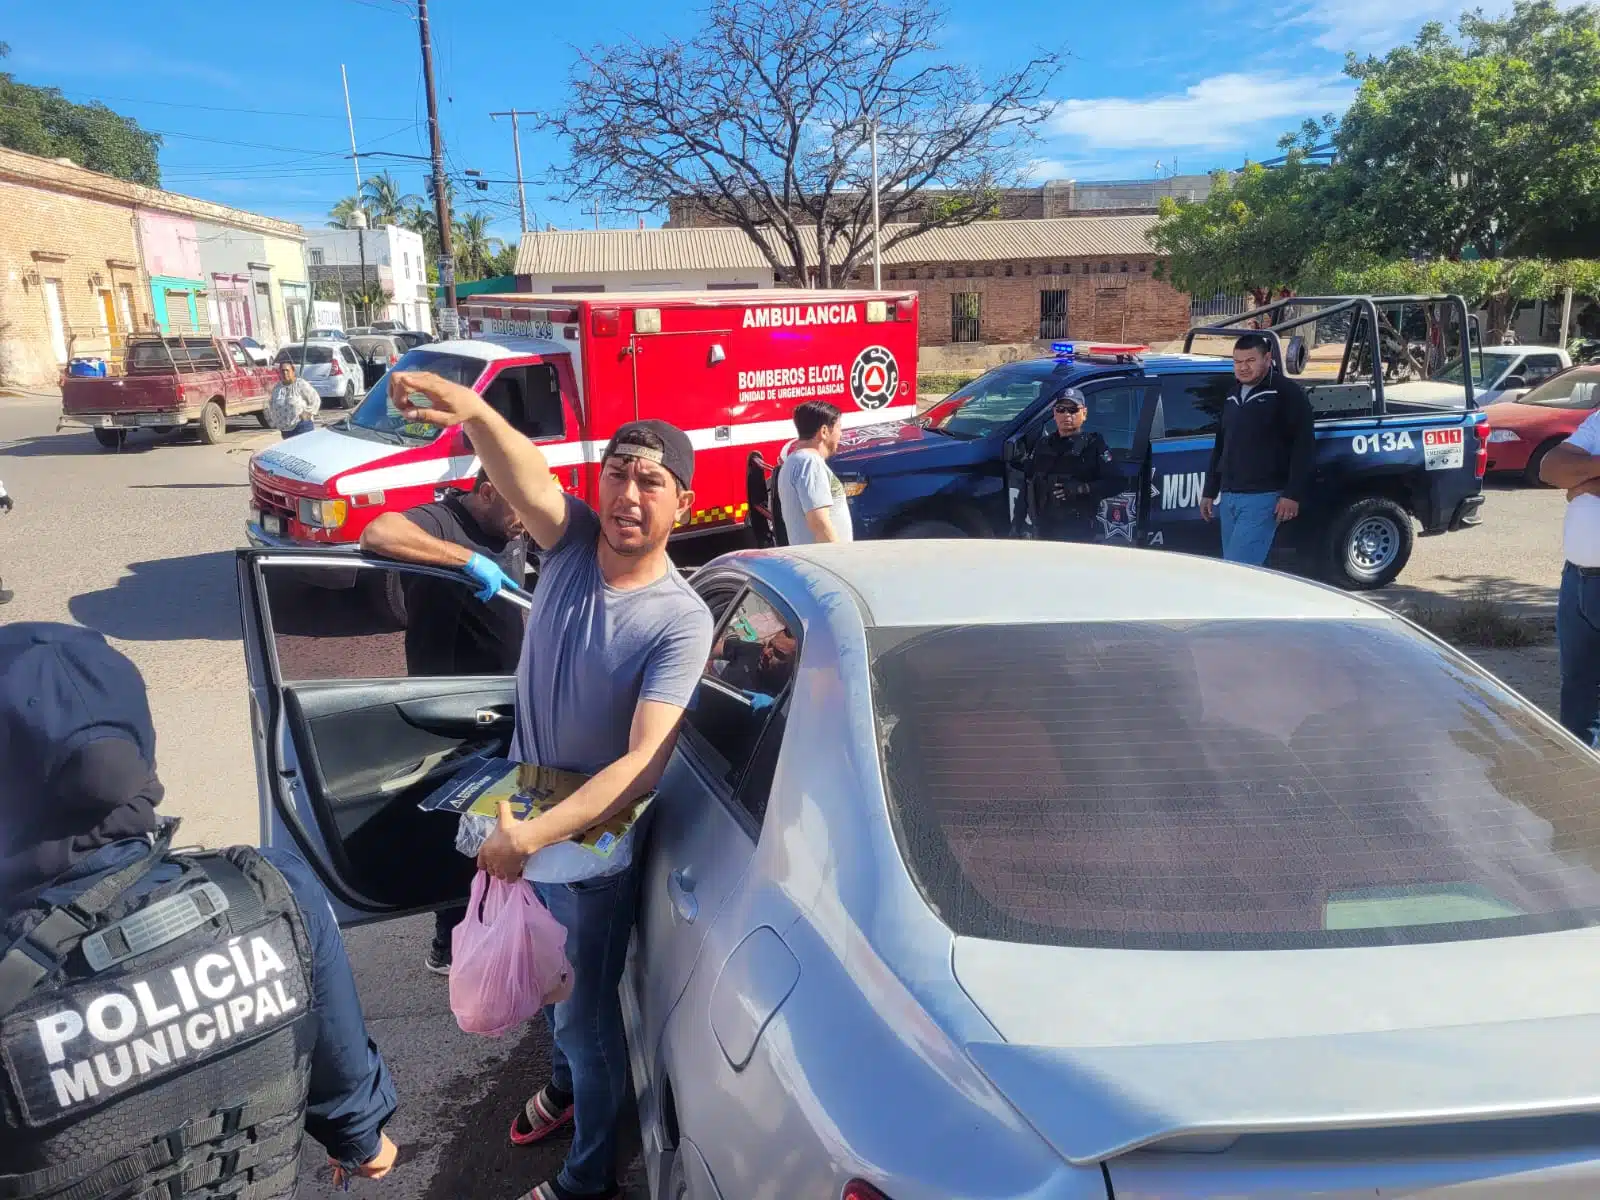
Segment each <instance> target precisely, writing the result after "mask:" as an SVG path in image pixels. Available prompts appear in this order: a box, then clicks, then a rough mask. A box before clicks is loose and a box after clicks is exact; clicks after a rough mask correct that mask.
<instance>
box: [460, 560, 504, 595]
mask: <svg viewBox="0 0 1600 1200" xmlns="http://www.w3.org/2000/svg"><path fill="white" fill-rule="evenodd" d="M461 569H462V570H463V571H465V572H466V573H467V574H468V575H470V576H472V578H473V579H474V580H476V581H477V582H478V583H481V584H482V585H483V590H482V591H481V592H479V593H478V599H479V600H482V601H483V602H484V603H485V604H487V603H488V602H489V601H490V600H493V599H494V598H495V594H496V593H497V592H499V591H500V589H501V588H503V587H505V586H506V585H507V584H508V583H510V582H511V581H510V580H509V579H507V578H506V573H505V572H504V571H502V570H501V569H500V564H499V563H497V562H495V561H494V559H492V558H485V557H484V556H483V555H481V554H474V555H473V556H472V557H471V558H469V559H467V565H466V566H464V567H462V568H461Z"/></svg>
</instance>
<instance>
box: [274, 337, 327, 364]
mask: <svg viewBox="0 0 1600 1200" xmlns="http://www.w3.org/2000/svg"><path fill="white" fill-rule="evenodd" d="M278 361H279V362H281V363H286V362H288V363H294V364H295V365H296V366H305V365H306V364H307V363H309V364H310V365H312V366H313V367H318V366H322V367H325V366H327V365H328V364H329V363H331V362H332V361H333V347H332V346H307V345H305V344H304V343H297V344H295V345H293V346H285V347H284V348H283V349H282V350H279V351H278Z"/></svg>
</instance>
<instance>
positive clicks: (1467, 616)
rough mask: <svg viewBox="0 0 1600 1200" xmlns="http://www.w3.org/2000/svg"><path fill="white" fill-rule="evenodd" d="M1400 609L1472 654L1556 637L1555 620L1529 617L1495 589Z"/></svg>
mask: <svg viewBox="0 0 1600 1200" xmlns="http://www.w3.org/2000/svg"><path fill="white" fill-rule="evenodd" d="M1396 609H1397V611H1399V612H1401V613H1403V614H1404V615H1405V616H1407V617H1410V618H1411V620H1413V621H1415V622H1416V623H1417V624H1418V625H1421V626H1422V627H1423V628H1424V629H1426V630H1428V631H1429V632H1430V633H1432V634H1434V635H1435V636H1436V637H1439V638H1442V639H1444V640H1445V641H1447V642H1449V643H1451V644H1452V645H1455V646H1459V647H1461V648H1462V649H1463V650H1466V651H1467V652H1468V653H1471V652H1472V651H1473V650H1476V649H1498V650H1518V649H1524V648H1526V647H1529V646H1540V645H1544V644H1546V643H1548V642H1550V641H1552V640H1553V639H1554V638H1555V633H1556V631H1555V622H1554V621H1552V620H1550V619H1548V618H1543V617H1537V616H1525V615H1523V614H1522V613H1519V612H1517V611H1515V610H1514V609H1512V608H1511V607H1510V606H1509V605H1508V604H1506V603H1505V602H1504V601H1503V600H1501V599H1500V598H1499V597H1497V596H1495V595H1494V594H1493V593H1491V592H1487V591H1480V592H1473V593H1469V594H1468V595H1467V596H1466V597H1464V598H1463V599H1461V600H1456V601H1449V602H1445V603H1439V604H1431V605H1430V604H1401V605H1397V606H1396Z"/></svg>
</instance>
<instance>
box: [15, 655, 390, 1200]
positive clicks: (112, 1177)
mask: <svg viewBox="0 0 1600 1200" xmlns="http://www.w3.org/2000/svg"><path fill="white" fill-rule="evenodd" d="M161 797H162V788H161V783H160V781H159V780H158V779H157V778H156V773H155V730H154V728H153V726H152V724H151V720H150V707H149V703H148V701H147V699H146V695H145V687H144V680H143V679H142V678H140V676H139V672H138V670H137V669H136V668H135V667H134V665H133V664H132V663H131V662H129V661H128V660H127V659H126V658H124V657H123V656H122V655H121V654H119V653H117V652H116V651H115V650H113V649H112V648H111V647H110V646H108V645H107V644H106V642H105V640H104V639H103V638H102V637H101V636H100V635H99V634H98V633H95V632H93V631H92V630H88V629H82V628H77V627H73V626H66V625H47V624H16V625H11V626H8V627H6V628H4V629H0V1196H4V1197H6V1198H7V1200H69V1198H70V1200H156V1198H157V1197H159V1198H161V1200H180V1198H184V1197H202V1196H204V1197H211V1196H216V1197H223V1196H226V1197H232V1198H234V1200H271V1198H274V1197H289V1196H292V1195H293V1194H294V1191H295V1184H296V1175H297V1169H298V1163H299V1157H300V1141H301V1133H302V1130H304V1131H306V1132H309V1133H310V1134H311V1136H312V1137H314V1138H315V1139H316V1140H317V1141H318V1142H320V1143H322V1145H323V1146H324V1147H325V1148H326V1149H327V1151H328V1154H329V1156H330V1158H331V1159H332V1160H333V1162H334V1177H335V1182H343V1181H344V1180H345V1179H347V1178H349V1177H350V1176H364V1177H367V1178H379V1177H381V1176H383V1175H385V1174H386V1173H387V1172H388V1171H389V1169H390V1167H392V1166H393V1165H394V1161H395V1155H396V1151H395V1146H394V1144H393V1143H392V1142H391V1141H390V1140H389V1138H388V1136H387V1135H386V1134H385V1133H384V1132H383V1126H384V1125H385V1123H386V1122H387V1121H388V1120H389V1118H390V1116H392V1115H393V1113H394V1109H395V1095H394V1086H393V1084H392V1083H391V1081H390V1079H389V1072H388V1070H387V1068H386V1067H385V1066H384V1063H383V1059H382V1058H381V1057H380V1056H379V1054H378V1050H377V1047H376V1046H375V1045H373V1043H372V1040H371V1038H369V1037H368V1035H367V1030H366V1025H365V1023H364V1021H363V1019H362V1015H361V1007H360V1002H359V1000H358V999H357V996H356V987H355V979H354V977H353V976H352V974H351V971H350V963H349V960H348V959H347V958H346V957H345V952H344V944H343V942H342V941H341V940H340V937H339V930H338V927H337V925H336V924H335V922H334V917H333V912H332V910H331V909H330V908H329V906H328V901H327V897H326V895H325V894H324V893H323V892H322V890H321V888H320V886H319V885H318V883H317V881H316V879H315V877H314V876H313V875H312V874H311V872H310V870H309V868H307V867H306V866H305V864H304V863H302V862H300V861H299V860H297V859H295V858H294V857H293V856H292V855H286V854H279V853H273V852H258V851H256V850H252V849H249V848H246V847H233V848H231V849H227V850H221V851H216V852H211V853H183V854H180V853H177V852H175V851H174V850H173V849H172V835H173V830H174V827H175V826H176V824H177V822H176V821H169V820H165V819H163V818H161V817H159V816H157V815H156V806H157V805H158V804H159V803H160V801H161Z"/></svg>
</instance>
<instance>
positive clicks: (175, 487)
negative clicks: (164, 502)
mask: <svg viewBox="0 0 1600 1200" xmlns="http://www.w3.org/2000/svg"><path fill="white" fill-rule="evenodd" d="M249 486H250V485H249V484H248V483H130V484H129V485H128V489H129V490H130V491H134V492H151V491H154V492H187V491H196V490H200V491H209V490H210V489H212V488H247V487H249Z"/></svg>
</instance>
